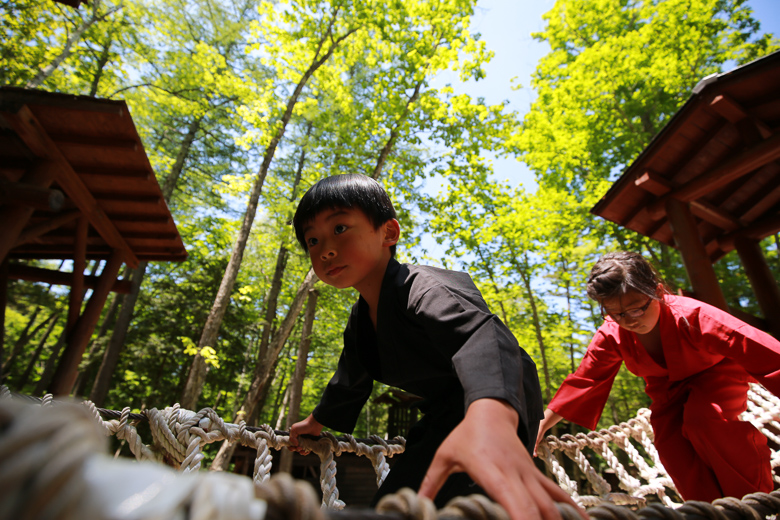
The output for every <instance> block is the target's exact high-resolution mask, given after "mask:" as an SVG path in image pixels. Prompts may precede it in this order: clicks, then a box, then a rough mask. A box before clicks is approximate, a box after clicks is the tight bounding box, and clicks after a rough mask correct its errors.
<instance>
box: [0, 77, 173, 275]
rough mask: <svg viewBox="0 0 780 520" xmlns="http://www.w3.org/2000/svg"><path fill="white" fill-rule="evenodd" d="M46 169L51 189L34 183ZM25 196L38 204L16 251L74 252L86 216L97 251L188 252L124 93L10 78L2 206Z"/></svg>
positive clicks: (101, 255) (103, 255)
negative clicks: (113, 97)
mask: <svg viewBox="0 0 780 520" xmlns="http://www.w3.org/2000/svg"><path fill="white" fill-rule="evenodd" d="M36 169H46V170H47V171H48V172H49V174H50V175H53V181H52V183H51V185H50V186H48V189H38V191H37V192H36V189H35V188H34V187H30V188H29V189H28V188H27V187H26V186H30V185H29V184H25V182H26V180H27V181H29V179H30V176H31V175H34V174H35V172H36ZM60 192H61V194H59V195H58V193H60ZM63 195H64V197H63ZM20 202H23V203H25V204H27V205H31V206H34V207H35V210H34V212H33V214H32V216H31V218H30V220H29V221H28V222H27V224H26V225H25V227H24V230H23V231H22V233H21V235H20V236H19V238H18V239H17V240H16V241H15V242H14V243H13V247H12V248H11V249H10V252H9V254H8V257H9V258H27V259H32V258H53V259H72V258H74V251H75V249H76V244H75V240H76V239H75V237H76V235H77V233H76V222H77V221H78V219H79V217H80V216H82V215H83V216H85V217H86V218H87V220H88V222H89V231H88V235H87V245H86V258H88V259H107V258H108V257H109V256H110V254H111V251H112V250H118V251H120V252H121V254H122V258H123V261H124V262H125V263H127V264H128V265H129V266H131V267H135V266H136V265H137V263H138V261H139V260H177V261H180V260H184V259H186V257H187V252H186V251H185V249H184V244H183V243H182V240H181V237H180V236H179V233H178V230H177V229H176V225H175V223H174V222H173V218H172V217H171V214H170V211H169V210H168V206H167V205H166V203H165V200H164V198H163V195H162V192H161V190H160V186H159V184H158V183H157V179H156V178H155V175H154V171H153V170H152V167H151V165H150V164H149V160H148V158H147V156H146V152H145V151H144V147H143V144H142V143H141V139H140V137H139V136H138V132H136V129H135V125H134V124H133V120H132V118H131V117H130V113H129V111H128V108H127V105H126V104H125V103H124V101H109V100H103V99H96V98H91V97H84V96H72V95H66V94H57V93H51V92H44V91H40V90H27V89H19V88H11V87H0V209H2V208H3V206H4V205H8V204H13V203H17V204H18V203H20Z"/></svg>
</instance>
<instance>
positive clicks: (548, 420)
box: [534, 408, 563, 457]
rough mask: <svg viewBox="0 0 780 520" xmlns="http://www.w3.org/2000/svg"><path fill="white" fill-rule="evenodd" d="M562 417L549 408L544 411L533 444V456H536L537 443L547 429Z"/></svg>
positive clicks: (540, 440)
mask: <svg viewBox="0 0 780 520" xmlns="http://www.w3.org/2000/svg"><path fill="white" fill-rule="evenodd" d="M561 419H563V417H561V416H560V415H558V414H557V413H555V412H553V411H552V410H550V409H549V408H548V409H547V410H545V411H544V419H542V422H540V423H539V432H538V433H537V434H536V444H534V457H538V456H539V454H538V453H537V451H538V450H539V443H540V442H542V439H544V435H545V434H546V433H547V430H549V429H550V428H552V427H553V426H555V425H556V424H558V423H559V422H560V421H561Z"/></svg>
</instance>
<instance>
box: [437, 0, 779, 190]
mask: <svg viewBox="0 0 780 520" xmlns="http://www.w3.org/2000/svg"><path fill="white" fill-rule="evenodd" d="M554 4H555V1H554V0H536V1H534V2H529V1H525V0H479V2H478V3H477V9H476V11H475V13H474V17H473V18H472V27H471V28H472V32H479V33H481V34H482V40H483V41H485V43H486V44H487V47H488V48H489V49H490V50H492V51H493V52H494V53H495V56H494V57H493V60H492V61H491V62H490V63H489V64H488V65H487V67H486V73H487V76H486V78H485V79H484V80H481V81H479V82H476V83H473V82H472V83H470V84H467V85H464V86H462V87H455V88H456V89H457V90H458V91H460V90H461V89H462V90H463V91H464V92H466V93H468V94H471V95H472V96H482V97H484V98H485V99H486V101H487V102H488V103H490V104H495V103H499V102H501V101H503V100H508V101H509V102H510V107H512V108H513V109H514V110H517V111H518V112H519V113H520V114H524V113H525V112H526V111H527V110H528V108H529V106H530V104H531V102H532V101H533V92H532V90H531V88H530V84H531V74H532V73H533V71H534V69H535V68H536V64H537V62H538V61H539V59H540V58H541V57H542V56H544V55H545V54H546V53H547V52H548V51H549V47H548V46H547V45H546V44H545V43H540V42H538V41H536V40H534V39H533V38H531V33H533V32H539V31H541V30H542V29H543V28H544V23H543V21H542V15H543V14H544V13H546V12H547V11H549V10H550V9H552V7H553V5H554ZM747 5H749V6H750V7H751V8H752V9H753V12H754V17H755V18H756V19H757V20H759V21H760V22H761V29H762V31H763V32H771V33H774V34H775V36H776V37H777V36H780V0H748V2H747ZM440 80H442V81H443V83H447V82H451V83H452V84H453V86H454V85H455V84H456V83H457V78H455V77H452V78H440ZM517 83H519V84H520V85H523V87H524V88H522V89H520V90H512V88H511V87H512V85H513V84H517ZM494 168H495V171H496V175H497V176H498V178H499V179H502V180H503V179H509V180H511V181H512V182H513V183H522V184H523V185H524V186H525V187H526V189H529V190H533V189H534V188H535V182H534V180H533V176H532V175H531V174H530V172H529V171H528V168H527V167H526V166H525V165H524V164H522V163H519V162H517V161H515V160H512V159H507V160H497V161H495V162H494Z"/></svg>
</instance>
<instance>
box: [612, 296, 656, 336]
mask: <svg viewBox="0 0 780 520" xmlns="http://www.w3.org/2000/svg"><path fill="white" fill-rule="evenodd" d="M601 308H602V311H603V313H604V315H605V317H606V318H608V319H611V320H613V321H615V322H616V323H617V324H618V325H620V326H621V327H622V328H624V329H626V330H628V331H631V332H636V333H637V334H647V333H649V332H650V331H651V330H653V328H655V326H656V325H657V324H658V319H659V318H660V316H661V302H660V301H658V300H655V299H653V298H650V297H649V296H647V295H646V294H642V293H639V292H636V291H629V292H627V293H626V294H623V295H621V296H613V297H612V298H605V299H604V300H602V301H601ZM637 315H639V316H637Z"/></svg>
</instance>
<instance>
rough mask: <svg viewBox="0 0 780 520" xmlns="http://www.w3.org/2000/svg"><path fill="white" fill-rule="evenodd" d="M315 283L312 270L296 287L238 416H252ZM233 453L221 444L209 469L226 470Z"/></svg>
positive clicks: (226, 443)
mask: <svg viewBox="0 0 780 520" xmlns="http://www.w3.org/2000/svg"><path fill="white" fill-rule="evenodd" d="M316 282H317V276H316V275H315V274H314V270H313V269H309V272H308V273H306V277H305V278H304V279H303V282H302V283H301V285H300V286H299V287H298V291H297V292H296V293H295V298H293V301H292V303H291V304H290V309H289V310H288V311H287V315H286V316H285V317H284V320H283V321H282V324H281V325H280V326H279V330H278V331H277V333H276V336H274V338H273V339H272V340H271V343H270V345H269V348H268V353H267V355H266V357H265V359H264V360H263V362H261V363H258V364H257V365H256V366H255V372H254V374H253V376H252V384H251V385H250V386H249V390H248V391H247V394H246V396H244V402H243V404H242V405H241V410H239V412H238V413H239V414H242V413H243V414H244V416H245V417H251V416H252V415H253V414H254V412H255V407H256V406H257V403H258V399H259V397H260V396H261V395H262V394H263V392H264V390H265V387H266V385H267V383H268V380H269V379H270V375H271V368H272V367H273V365H274V360H276V358H277V357H278V356H279V352H281V350H282V347H284V344H285V343H286V342H287V338H289V337H290V333H291V332H292V329H293V325H295V321H296V320H297V318H298V315H299V314H300V313H301V309H302V308H303V302H304V299H305V298H306V297H307V295H308V294H309V291H310V290H311V289H312V288H313V287H314V284H315V283H316ZM233 451H235V446H231V445H229V443H228V442H223V443H222V446H221V447H220V448H219V452H218V453H217V455H216V457H215V458H214V462H213V463H212V464H211V469H213V470H222V471H224V470H225V469H227V467H228V466H229V464H230V459H231V458H232V456H233Z"/></svg>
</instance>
